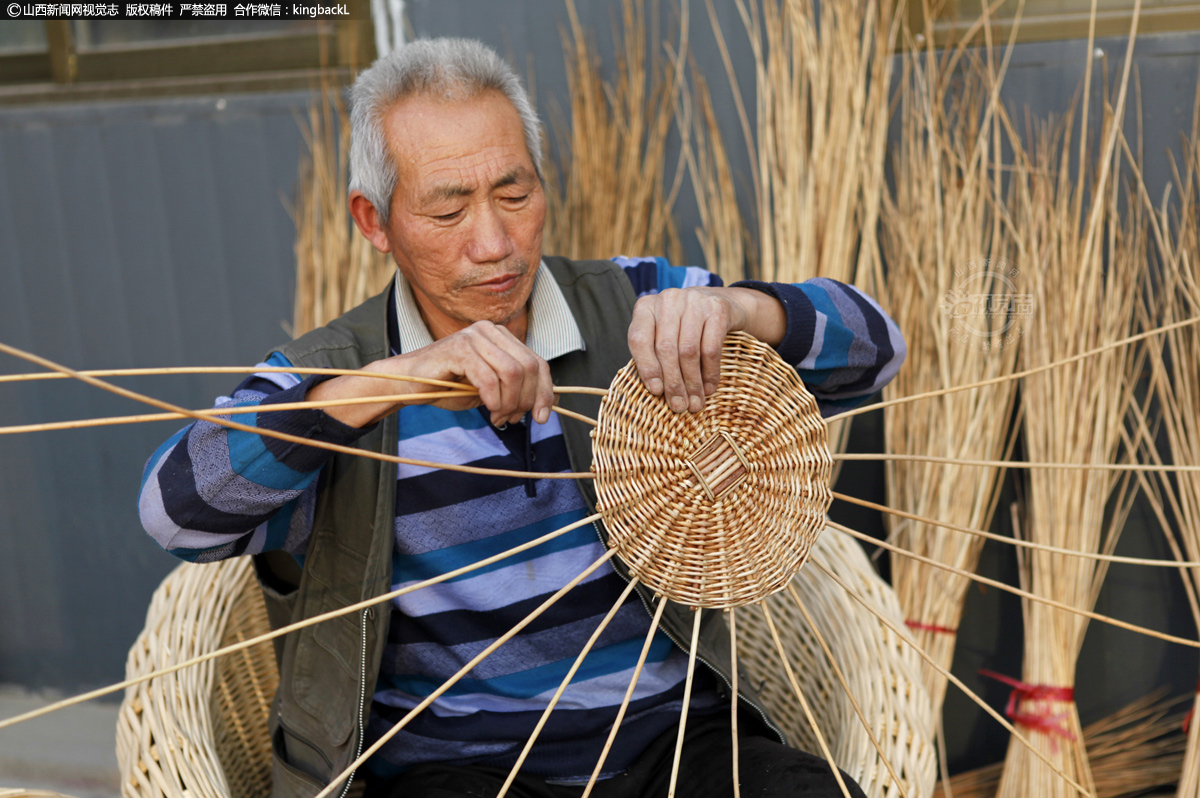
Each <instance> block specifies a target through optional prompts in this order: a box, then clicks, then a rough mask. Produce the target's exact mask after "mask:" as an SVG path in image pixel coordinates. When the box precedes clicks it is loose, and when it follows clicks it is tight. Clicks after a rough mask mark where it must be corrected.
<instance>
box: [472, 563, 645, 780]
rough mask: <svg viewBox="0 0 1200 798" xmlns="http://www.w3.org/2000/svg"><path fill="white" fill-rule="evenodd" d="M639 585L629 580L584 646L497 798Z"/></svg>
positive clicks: (523, 761)
mask: <svg viewBox="0 0 1200 798" xmlns="http://www.w3.org/2000/svg"><path fill="white" fill-rule="evenodd" d="M637 584H638V580H637V577H636V576H632V577H630V578H629V582H628V583H627V584H626V585H625V589H624V590H623V591H621V595H620V596H618V597H617V600H616V602H615V603H614V604H613V605H612V609H610V610H609V611H608V614H607V615H605V616H604V619H603V620H601V621H600V625H599V626H597V627H596V631H594V632H592V636H591V637H589V638H588V640H587V642H586V643H584V644H583V649H582V650H581V651H580V652H579V656H577V657H576V658H575V662H574V664H573V665H571V670H569V671H567V675H566V676H564V677H563V680H562V683H561V684H560V685H559V686H558V689H557V690H555V691H554V695H553V696H552V697H551V698H550V703H548V704H547V705H546V709H545V710H543V711H542V716H541V717H540V718H539V719H538V722H537V726H534V727H533V732H532V733H531V734H530V735H529V739H528V740H526V741H525V747H524V748H522V749H521V755H520V756H518V757H517V761H516V762H514V763H513V766H512V770H510V771H509V772H508V778H506V779H505V780H504V785H503V786H502V787H501V788H500V792H498V793H497V794H496V798H504V796H505V795H507V794H508V788H509V787H511V786H512V783H513V780H514V779H516V778H517V773H518V772H519V771H520V770H521V765H523V764H525V758H526V757H527V756H529V752H530V751H531V750H532V749H533V744H534V743H535V742H537V738H538V736H539V735H540V734H541V733H542V728H543V727H544V726H545V725H546V721H547V720H549V719H550V713H551V712H553V711H554V707H556V706H558V700H559V699H560V698H562V694H563V693H564V692H565V691H566V689H567V685H569V684H570V683H571V680H572V679H574V678H575V674H576V673H577V672H578V671H579V668H580V666H581V665H583V660H584V659H585V658H586V657H587V655H588V654H589V653H591V650H592V646H594V645H595V644H596V641H597V640H599V639H600V635H601V634H603V633H604V630H605V629H607V628H608V624H609V623H610V622H611V621H612V619H613V618H614V617H615V616H616V614H617V611H618V610H620V609H621V606H622V605H623V604H624V603H625V600H626V599H628V598H629V594H631V593H632V592H633V589H634V588H635V587H637Z"/></svg>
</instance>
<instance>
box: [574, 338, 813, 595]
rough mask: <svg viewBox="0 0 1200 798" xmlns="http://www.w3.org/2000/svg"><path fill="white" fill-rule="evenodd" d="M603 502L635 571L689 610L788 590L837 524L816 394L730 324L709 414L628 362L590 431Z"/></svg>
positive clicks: (614, 536)
mask: <svg viewBox="0 0 1200 798" xmlns="http://www.w3.org/2000/svg"><path fill="white" fill-rule="evenodd" d="M592 454H593V464H592V470H593V471H594V472H595V474H596V493H597V495H598V496H599V499H600V501H599V503H598V504H597V507H596V509H597V510H598V511H599V512H601V513H602V514H603V515H604V523H605V526H607V527H608V530H609V533H610V543H611V545H612V546H613V547H614V548H615V549H616V550H617V553H618V554H619V555H620V557H621V559H622V560H624V561H625V563H626V564H627V565H628V566H629V570H630V573H632V574H633V575H634V576H636V577H638V579H640V580H641V581H642V582H644V583H646V584H647V585H649V586H650V587H651V588H652V589H653V590H654V591H655V592H656V593H658V594H659V595H663V596H666V597H668V598H670V599H672V600H674V601H677V602H679V603H681V604H686V605H688V606H691V607H736V606H740V605H742V604H748V603H751V602H754V601H758V600H760V599H762V598H764V597H765V596H768V595H770V594H771V593H774V592H775V591H777V590H781V589H782V588H783V587H784V585H786V584H787V583H788V582H789V581H790V580H791V578H792V577H793V576H794V575H795V574H796V572H797V571H798V570H799V569H800V566H802V565H803V564H804V560H805V558H806V557H807V556H808V551H809V548H810V547H811V546H812V543H813V541H814V540H816V538H817V536H818V535H819V534H820V533H821V530H822V529H823V528H824V527H825V512H826V510H828V509H829V504H830V502H832V501H833V495H832V493H831V492H830V489H829V477H830V473H831V471H832V468H833V460H832V458H831V457H830V455H829V446H828V443H827V436H826V431H825V424H824V422H823V421H822V420H821V415H820V412H819V411H818V410H817V403H816V400H815V399H813V397H812V394H810V393H809V392H808V390H807V389H806V388H805V387H804V383H802V382H801V381H800V378H799V377H798V376H797V375H796V371H795V369H794V368H792V367H791V366H789V365H788V364H787V363H785V362H783V360H782V359H781V358H780V357H779V355H778V354H776V352H775V350H774V349H772V348H771V347H769V346H767V345H766V344H763V343H761V342H759V341H757V340H755V339H754V338H752V337H750V336H749V335H746V334H745V333H740V332H738V333H732V334H730V335H729V336H728V337H727V338H726V339H725V345H724V348H723V350H722V353H721V382H720V385H719V387H718V388H717V390H716V392H715V393H713V394H712V395H711V396H709V397H707V399H706V401H705V406H704V410H703V411H702V412H699V413H674V412H672V411H671V409H670V408H669V407H668V405H667V403H666V401H665V400H664V399H663V398H662V397H660V396H654V395H653V394H651V393H650V392H649V391H648V390H647V389H646V387H645V385H643V384H642V381H641V380H640V379H639V378H638V375H637V371H636V369H635V368H634V367H633V364H632V363H630V364H629V365H627V366H626V367H625V368H623V369H621V371H620V372H618V373H617V376H616V377H615V378H614V379H613V382H612V386H611V387H610V388H609V391H608V395H607V396H605V397H604V401H603V402H602V403H601V405H600V418H599V424H598V426H597V427H596V429H595V430H594V431H593V433H592Z"/></svg>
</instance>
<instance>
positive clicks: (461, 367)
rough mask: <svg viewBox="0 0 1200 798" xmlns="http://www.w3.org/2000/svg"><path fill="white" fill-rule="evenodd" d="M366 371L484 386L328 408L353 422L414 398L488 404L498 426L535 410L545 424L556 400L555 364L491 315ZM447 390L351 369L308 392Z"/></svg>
mask: <svg viewBox="0 0 1200 798" xmlns="http://www.w3.org/2000/svg"><path fill="white" fill-rule="evenodd" d="M363 371H369V372H379V373H384V374H396V375H404V376H409V377H423V378H427V379H435V380H447V381H450V382H462V383H468V384H470V385H473V386H475V387H476V388H477V389H478V390H479V395H478V396H477V397H476V396H471V397H463V398H457V397H456V398H453V399H430V400H427V401H421V400H420V399H417V398H413V399H410V400H406V401H404V402H377V403H369V404H357V405H340V406H336V407H329V408H326V412H327V413H329V415H331V416H333V417H334V418H336V419H337V420H338V421H341V422H342V423H343V424H347V425H349V426H352V427H365V426H366V425H368V424H373V423H375V422H376V421H378V420H379V419H381V418H383V417H384V416H386V415H388V414H389V413H392V412H395V411H396V410H397V409H399V408H400V407H401V406H403V405H410V404H432V405H434V406H435V407H442V408H445V409H447V410H466V409H469V408H472V407H479V406H480V405H483V406H484V407H486V408H487V409H488V410H489V411H491V421H492V424H493V425H495V426H497V427H499V426H503V425H505V424H508V423H514V422H517V421H520V420H521V418H522V417H524V415H525V413H527V412H529V411H530V410H532V411H533V418H534V420H535V421H537V422H538V423H539V424H545V423H546V422H547V421H548V420H549V419H550V408H551V406H552V405H553V404H554V385H553V383H552V382H551V380H550V366H549V364H548V363H546V361H545V360H543V359H542V358H541V357H539V356H538V355H536V354H534V352H533V350H531V349H529V347H527V346H525V344H523V343H522V342H521V341H518V340H517V338H516V336H514V335H513V334H512V333H511V332H509V331H508V330H507V329H506V328H504V327H501V326H499V325H496V324H492V323H491V322H487V321H480V322H476V323H475V324H472V325H471V326H470V327H467V328H466V329H464V330H460V331H459V332H456V333H453V334H452V335H447V336H446V337H445V338H441V339H439V340H437V341H435V342H434V343H432V344H431V345H429V346H427V347H425V348H423V349H418V350H416V351H415V352H407V353H405V354H402V355H396V356H394V357H389V358H386V359H384V360H376V361H375V362H373V363H369V364H368V365H367V366H365V367H364V368H363ZM444 390H445V389H444V388H439V387H436V386H431V385H424V384H422V383H416V382H404V381H398V380H384V379H374V378H371V377H367V376H362V375H347V376H344V377H336V378H334V379H331V380H326V381H325V382H322V383H319V384H318V385H317V386H315V387H314V388H313V389H312V390H310V391H309V392H308V396H307V399H309V400H310V401H324V400H329V399H348V398H360V397H361V398H366V397H370V396H389V395H393V394H418V393H429V392H434V391H444Z"/></svg>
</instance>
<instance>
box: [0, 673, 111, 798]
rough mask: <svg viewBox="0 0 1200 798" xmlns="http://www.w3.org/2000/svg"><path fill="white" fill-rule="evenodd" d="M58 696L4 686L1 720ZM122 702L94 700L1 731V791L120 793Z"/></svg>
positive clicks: (81, 795)
mask: <svg viewBox="0 0 1200 798" xmlns="http://www.w3.org/2000/svg"><path fill="white" fill-rule="evenodd" d="M57 698H59V696H49V695H42V694H34V693H28V692H25V691H22V690H21V689H20V688H15V687H7V686H2V685H0V719H5V718H11V717H13V716H15V715H20V714H22V713H24V712H29V711H31V710H35V709H38V708H40V707H43V706H45V705H47V704H49V703H52V702H53V701H54V700H56V699H57ZM116 728H117V704H115V703H111V702H110V703H101V702H99V701H91V702H88V703H86V704H80V705H78V706H74V707H70V708H68V709H63V710H59V711H57V712H54V713H52V714H50V715H46V716H43V717H40V718H36V719H34V720H30V721H26V722H24V723H20V724H17V725H16V726H12V727H10V728H7V729H0V789H4V788H7V787H20V788H25V789H41V790H50V791H53V792H57V793H62V794H63V795H68V796H72V798H117V796H118V795H120V789H119V786H118V785H119V778H118V775H117V753H116Z"/></svg>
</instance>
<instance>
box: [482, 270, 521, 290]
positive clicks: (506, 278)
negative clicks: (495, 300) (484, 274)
mask: <svg viewBox="0 0 1200 798" xmlns="http://www.w3.org/2000/svg"><path fill="white" fill-rule="evenodd" d="M520 279H521V275H520V274H519V273H516V272H510V273H508V274H501V275H497V276H496V277H492V278H490V279H487V280H481V281H480V282H478V283H475V287H476V288H481V289H483V290H484V291H487V292H489V293H493V294H505V293H508V292H509V291H511V290H512V289H513V288H515V287H516V285H517V281H518V280H520Z"/></svg>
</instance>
